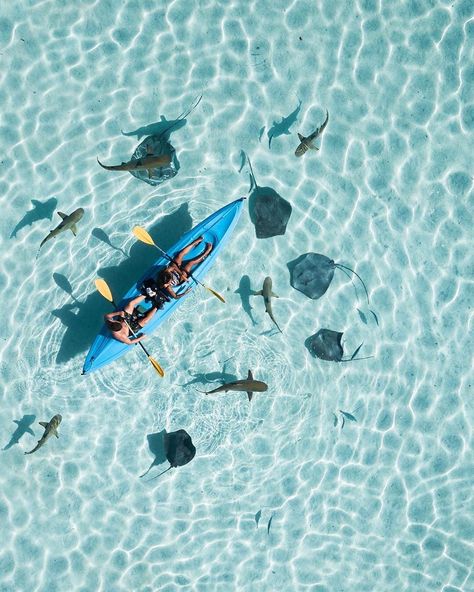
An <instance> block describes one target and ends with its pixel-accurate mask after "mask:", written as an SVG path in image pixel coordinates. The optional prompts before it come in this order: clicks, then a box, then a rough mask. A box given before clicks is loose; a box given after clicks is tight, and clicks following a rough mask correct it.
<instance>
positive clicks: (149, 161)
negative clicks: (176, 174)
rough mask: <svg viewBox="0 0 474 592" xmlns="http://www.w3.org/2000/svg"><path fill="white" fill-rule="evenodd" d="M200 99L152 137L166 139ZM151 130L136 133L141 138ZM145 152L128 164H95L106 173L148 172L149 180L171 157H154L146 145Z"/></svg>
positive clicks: (140, 130) (161, 155)
mask: <svg viewBox="0 0 474 592" xmlns="http://www.w3.org/2000/svg"><path fill="white" fill-rule="evenodd" d="M201 99H202V95H201V96H200V97H198V98H197V100H195V101H194V103H193V105H191V107H190V108H189V109H188V110H187V111H186V112H184V113H181V115H179V116H178V118H177V119H176V120H175V121H174V122H173V123H171V124H170V125H169V126H168V127H166V128H165V129H164V130H163V131H161V132H160V133H159V134H158V135H156V134H152V136H155V135H156V136H157V137H158V138H164V137H166V134H167V133H168V132H169V131H170V130H171V129H173V128H174V127H176V126H177V125H178V124H179V122H181V121H184V120H185V119H186V117H187V116H188V115H189V114H190V113H191V112H192V111H194V109H196V107H197V106H198V105H199V103H200V102H201ZM153 128H154V126H153V125H152V126H149V127H148V128H146V127H145V128H141V129H139V130H136V131H138V132H139V134H140V137H141V135H143V134H144V133H148V132H152V131H153ZM132 134H133V135H134V134H135V132H131V133H128V134H125V135H132ZM146 150H147V154H146V156H142V157H141V158H132V159H130V160H129V161H128V162H122V164H116V165H106V164H102V163H101V162H100V160H99V159H97V162H98V163H99V164H100V166H101V167H102V168H103V169H105V170H107V171H148V178H149V179H151V176H152V171H153V169H156V168H160V167H163V166H168V165H169V164H170V162H171V159H172V157H173V156H172V154H159V155H155V154H153V148H152V146H151V145H147V147H146ZM173 152H174V150H173Z"/></svg>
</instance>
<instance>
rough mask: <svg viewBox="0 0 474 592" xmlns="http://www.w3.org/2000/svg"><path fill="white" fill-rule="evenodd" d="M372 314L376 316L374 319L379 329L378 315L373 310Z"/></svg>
mask: <svg viewBox="0 0 474 592" xmlns="http://www.w3.org/2000/svg"><path fill="white" fill-rule="evenodd" d="M370 312H371V313H372V314H373V315H374V319H375V322H376V323H377V327H378V325H379V320H378V318H377V315H376V314H375V312H374V311H373V310H371V311H370Z"/></svg>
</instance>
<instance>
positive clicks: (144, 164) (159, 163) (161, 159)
mask: <svg viewBox="0 0 474 592" xmlns="http://www.w3.org/2000/svg"><path fill="white" fill-rule="evenodd" d="M152 150H153V149H152V147H151V146H147V154H146V156H142V158H132V159H131V160H129V161H128V162H122V164H116V165H106V164H102V163H101V162H100V160H99V159H97V162H98V163H99V164H100V166H101V167H102V168H103V169H105V170H107V171H148V178H149V179H151V176H152V172H153V169H157V168H160V167H164V166H167V165H169V164H170V162H171V155H170V154H159V155H156V156H155V155H154V154H153V152H152Z"/></svg>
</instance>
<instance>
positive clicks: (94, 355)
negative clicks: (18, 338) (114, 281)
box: [82, 198, 245, 374]
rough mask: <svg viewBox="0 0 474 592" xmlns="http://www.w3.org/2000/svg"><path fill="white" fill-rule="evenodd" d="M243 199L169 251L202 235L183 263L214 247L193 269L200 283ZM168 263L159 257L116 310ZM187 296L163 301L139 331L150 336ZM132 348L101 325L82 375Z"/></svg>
mask: <svg viewBox="0 0 474 592" xmlns="http://www.w3.org/2000/svg"><path fill="white" fill-rule="evenodd" d="M244 199H245V198H241V199H237V200H236V201H234V202H232V203H230V204H228V205H227V206H224V207H223V208H221V209H220V210H218V211H217V212H214V214H211V215H210V216H209V217H208V218H206V219H205V220H203V221H202V222H201V223H200V224H198V225H197V226H195V227H194V228H192V229H191V230H189V231H188V232H186V233H185V234H183V236H182V237H181V238H180V239H179V241H178V242H177V243H176V244H174V245H173V246H172V247H171V249H169V250H168V255H169V256H170V257H175V256H176V255H177V253H178V252H179V251H181V249H183V248H184V247H185V246H186V245H189V244H190V243H192V242H193V241H194V240H195V239H196V238H198V237H199V236H202V237H203V239H204V241H203V242H202V243H201V244H200V245H197V246H196V247H195V248H194V249H193V250H192V251H190V252H189V253H188V255H187V256H186V257H185V260H186V259H192V258H193V257H196V256H197V255H198V254H199V253H201V252H202V250H203V247H204V242H207V243H211V244H212V247H213V248H212V251H211V252H210V253H209V255H208V256H207V257H206V259H204V261H202V263H199V264H198V265H196V267H194V268H193V270H192V274H193V276H194V277H195V278H196V279H198V280H199V281H201V282H202V279H203V277H204V276H205V275H206V273H207V271H208V270H209V268H210V267H211V265H213V263H214V261H215V260H216V257H217V255H218V254H219V252H220V250H221V248H222V247H223V246H224V244H225V243H226V242H227V241H228V240H229V238H230V235H231V234H232V231H233V229H234V227H235V225H236V224H237V220H238V219H239V216H240V213H241V211H242V205H243V201H244ZM150 248H153V247H150ZM168 264H169V261H168V259H166V257H164V256H163V255H160V257H159V258H158V259H157V260H156V261H155V263H154V264H153V265H152V267H150V269H148V270H147V271H146V273H145V274H144V275H143V276H142V277H141V278H140V279H139V280H138V281H137V282H136V283H134V284H133V286H132V287H131V288H130V290H128V292H127V293H126V294H125V295H124V296H123V298H122V299H121V301H120V302H119V303H118V308H119V309H121V308H123V307H124V306H125V305H126V304H127V302H129V301H130V300H132V299H133V298H136V297H137V296H139V295H140V290H139V288H140V286H141V285H142V284H143V282H144V280H146V279H148V278H151V277H155V276H156V274H157V273H158V271H159V270H160V269H162V268H163V267H166V266H167V265H168ZM196 285H197V283H196V282H195V281H194V280H193V279H192V278H190V279H189V280H188V281H187V282H184V283H183V284H181V285H180V286H179V290H178V291H179V292H184V291H185V290H186V289H187V288H193V289H194V288H195V286H196ZM175 290H176V289H175ZM189 294H191V292H189ZM189 294H187V295H186V296H183V297H182V298H179V299H177V300H174V299H172V300H171V301H170V302H166V303H165V304H164V306H163V308H161V309H160V310H158V311H157V312H156V314H155V315H154V317H153V318H152V319H151V321H149V323H147V324H146V325H145V327H144V328H143V329H142V331H141V332H142V333H143V334H145V335H149V334H150V333H153V331H155V330H156V329H157V328H158V327H159V326H160V325H161V324H162V323H163V321H165V320H166V319H167V318H168V317H169V316H170V315H171V314H172V313H173V312H174V311H175V310H176V309H177V308H178V306H179V305H180V304H181V303H182V302H183V301H184V300H185V299H186V298H187V296H189ZM140 306H141V307H142V308H147V307H150V306H151V304H149V303H147V302H145V301H143V302H142V303H141V304H140ZM147 341H148V340H146V341H145V342H144V343H147ZM133 347H134V345H127V344H126V343H122V342H120V341H117V340H116V339H114V338H113V337H112V335H111V333H110V331H109V330H108V329H107V327H106V326H105V324H104V325H103V326H102V329H101V331H100V333H99V334H98V335H97V337H96V338H95V339H94V342H93V343H92V346H91V348H90V350H89V353H88V354H87V357H86V361H85V362H84V368H83V370H82V373H83V374H89V373H90V372H93V371H94V370H98V369H99V368H103V367H104V366H106V365H107V364H110V363H111V362H113V361H114V360H116V359H117V358H120V356H123V355H124V354H126V353H127V352H128V351H130V350H131V349H132V348H133Z"/></svg>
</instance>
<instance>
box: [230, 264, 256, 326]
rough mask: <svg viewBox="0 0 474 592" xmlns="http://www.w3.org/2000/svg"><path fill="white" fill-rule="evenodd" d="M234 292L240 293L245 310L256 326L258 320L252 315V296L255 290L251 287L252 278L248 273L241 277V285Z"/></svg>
mask: <svg viewBox="0 0 474 592" xmlns="http://www.w3.org/2000/svg"><path fill="white" fill-rule="evenodd" d="M234 294H238V295H239V296H240V300H241V301H242V308H243V309H244V312H246V313H247V314H248V315H249V317H250V320H251V321H252V324H253V325H254V326H255V325H256V324H257V322H256V321H255V319H254V318H253V316H252V310H253V307H252V305H251V304H250V296H254V295H255V292H254V291H253V290H252V288H251V287H250V278H249V276H248V275H243V276H242V277H241V278H240V282H239V287H238V288H237V290H236V291H235V292H234Z"/></svg>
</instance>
